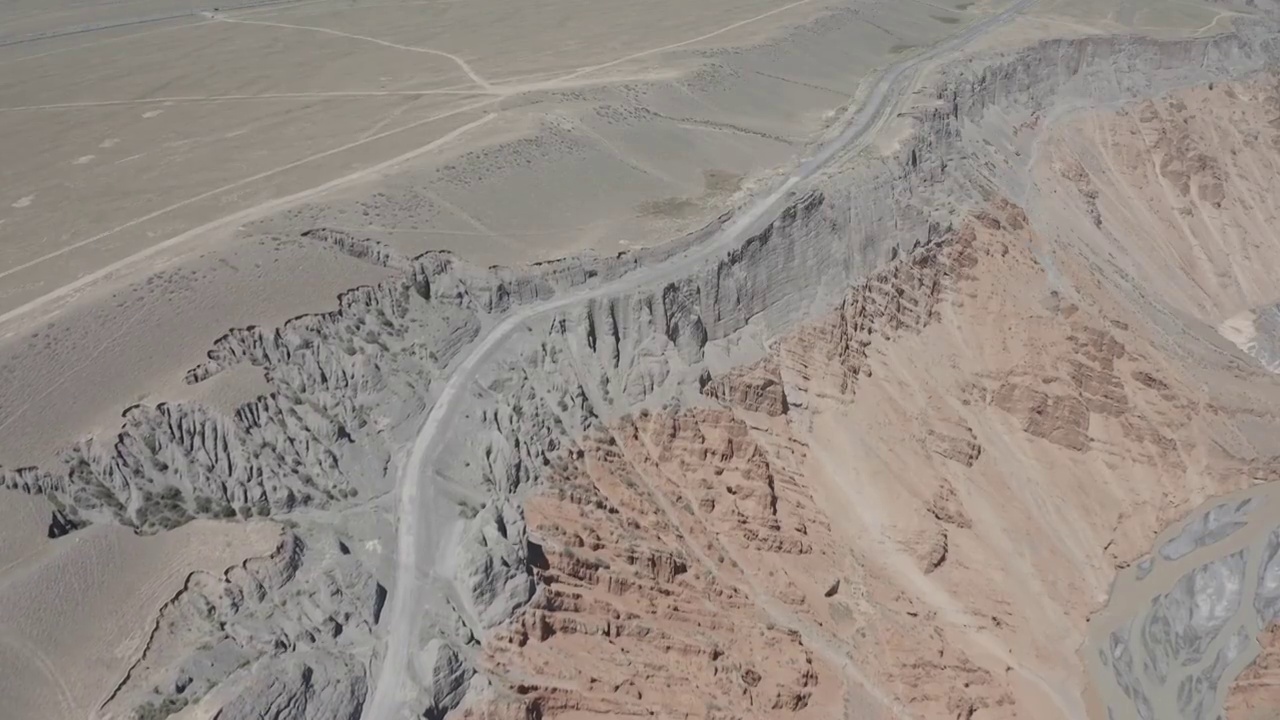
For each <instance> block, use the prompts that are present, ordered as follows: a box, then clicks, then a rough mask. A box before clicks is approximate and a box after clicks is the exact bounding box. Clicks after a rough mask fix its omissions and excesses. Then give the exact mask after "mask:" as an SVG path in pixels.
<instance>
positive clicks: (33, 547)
mask: <svg viewBox="0 0 1280 720" xmlns="http://www.w3.org/2000/svg"><path fill="white" fill-rule="evenodd" d="M2 500H3V503H0V513H3V523H0V524H2V525H3V526H4V528H5V537H4V540H5V557H4V561H5V563H6V564H5V566H4V567H3V569H0V667H3V669H4V671H3V673H0V676H2V677H3V680H0V695H2V696H3V697H4V701H5V707H6V710H5V714H6V716H8V717H32V718H35V717H47V718H53V717H66V718H70V717H88V716H90V715H91V713H92V712H93V711H94V710H96V709H97V708H98V707H99V706H100V705H101V704H102V702H103V701H104V700H105V699H106V698H107V696H108V695H109V694H110V692H111V691H112V689H113V688H114V686H115V684H116V683H118V682H119V681H120V680H121V679H122V678H123V676H124V674H125V672H126V671H127V670H128V668H129V666H130V665H131V664H132V663H133V662H134V660H135V659H136V657H137V656H138V653H139V652H140V651H141V649H142V647H143V645H144V643H145V642H146V640H147V638H148V637H149V635H150V633H151V629H152V623H153V622H154V618H155V616H156V614H157V613H159V611H160V608H161V607H162V606H163V605H164V603H165V602H167V601H168V600H169V599H170V598H172V597H173V596H174V595H175V594H176V593H177V592H178V591H179V590H181V589H182V587H183V583H184V582H185V581H186V579H187V577H188V576H189V575H190V574H191V573H193V572H196V571H205V572H211V573H221V572H223V571H224V570H226V569H227V568H228V567H229V566H231V565H234V564H236V563H238V562H241V561H243V560H244V559H246V558H248V557H253V556H261V555H267V554H270V553H271V552H272V550H274V548H275V545H276V543H277V542H278V530H277V528H276V527H275V526H274V525H273V524H271V523H265V522H264V523H254V524H250V525H247V526H240V527H236V526H231V525H227V524H221V523H208V522H196V523H192V524H190V525H188V526H185V527H183V528H181V529H180V530H177V531H174V532H171V533H166V534H165V535H163V536H152V537H138V536H136V535H134V534H133V533H132V532H131V531H129V530H126V529H124V528H120V527H107V526H102V527H94V528H91V529H89V530H86V531H83V532H78V533H74V534H72V535H69V536H66V537H62V538H59V539H57V540H40V541H39V542H31V541H30V539H31V538H32V537H34V538H37V539H39V538H41V536H42V533H36V532H33V531H38V530H39V529H40V528H39V527H38V526H40V525H41V523H40V522H39V520H40V518H41V516H43V523H44V525H43V526H44V527H47V524H48V514H47V513H48V507H47V505H45V507H44V508H34V507H32V506H33V505H35V504H37V503H39V504H44V502H43V500H39V499H32V498H26V497H22V496H17V495H15V494H13V493H5V495H4V497H3V498H2ZM41 511H43V512H41ZM18 531H26V532H23V533H22V538H23V540H22V541H20V542H19V543H15V544H10V543H9V540H10V539H11V538H10V537H9V534H10V533H11V532H12V533H16V532H18Z"/></svg>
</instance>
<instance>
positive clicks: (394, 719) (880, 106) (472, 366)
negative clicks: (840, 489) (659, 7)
mask: <svg viewBox="0 0 1280 720" xmlns="http://www.w3.org/2000/svg"><path fill="white" fill-rule="evenodd" d="M1036 1H1037V0H1018V2H1015V3H1014V4H1013V5H1011V6H1010V7H1008V8H1007V9H1005V10H1003V11H1002V12H1000V13H999V14H996V15H993V16H991V17H989V18H986V19H984V20H982V21H981V22H978V23H975V24H974V25H971V26H969V27H967V28H965V29H964V30H963V31H961V32H960V33H958V34H956V35H954V36H952V37H951V38H949V39H947V40H945V41H943V42H942V43H940V44H938V45H935V46H934V47H933V48H931V49H930V50H928V51H926V52H924V53H922V54H919V55H916V56H914V57H911V58H908V59H906V60H904V61H902V62H900V63H898V64H895V65H892V66H890V67H888V68H887V69H886V70H885V71H884V72H883V73H882V74H881V75H880V77H879V79H878V80H877V81H876V84H875V85H874V86H873V87H872V89H871V91H870V92H869V93H868V94H867V98H866V100H865V102H863V103H862V105H861V106H860V107H858V108H856V109H851V110H850V112H849V113H847V114H846V115H845V117H844V118H842V119H841V122H840V124H839V126H842V127H843V130H842V131H841V132H840V133H839V134H838V135H836V136H835V137H832V138H830V139H828V140H826V141H824V142H823V143H822V144H821V145H820V146H819V147H818V150H817V152H815V153H814V154H812V155H810V156H809V157H807V158H806V159H805V160H804V161H803V162H802V163H801V164H800V165H799V167H798V168H797V169H796V171H795V172H794V173H793V174H792V175H790V176H789V177H787V178H786V179H785V181H782V182H781V183H780V184H777V185H776V186H775V187H774V188H773V189H772V190H771V191H770V192H769V193H768V194H767V195H764V196H762V197H760V198H758V199H756V200H754V201H753V202H752V203H750V204H749V205H747V206H746V207H744V208H743V209H742V210H741V211H740V212H739V213H738V214H737V215H736V216H735V217H734V219H733V221H732V222H730V223H729V224H727V225H726V226H724V227H722V228H721V229H720V230H719V231H717V232H716V233H715V234H714V235H712V236H711V237H710V238H708V239H707V240H706V241H705V242H703V243H702V244H700V245H698V246H696V247H694V248H691V249H690V250H687V251H685V252H684V253H681V254H679V255H676V256H674V257H671V258H670V259H668V260H666V261H664V262H662V263H659V264H656V265H653V266H651V267H647V268H641V269H638V270H635V271H633V272H631V273H629V274H627V275H626V276H624V277H621V278H619V279H617V280H614V281H612V282H609V283H605V284H602V285H598V286H595V287H588V288H584V289H581V290H578V291H575V292H572V293H568V294H566V295H564V296H562V297H557V298H555V299H552V300H549V301H547V302H543V303H538V304H535V305H529V306H526V307H521V308H518V309H516V310H514V311H513V312H512V313H511V314H510V315H508V316H507V317H506V318H505V319H504V320H502V322H500V323H498V324H497V325H495V326H494V327H493V328H492V329H491V330H490V331H489V332H488V334H486V335H484V336H483V337H482V338H480V340H479V341H478V342H477V343H476V344H475V345H474V346H473V347H472V349H471V351H470V353H469V354H468V355H467V356H466V358H465V359H464V360H462V362H461V363H459V365H458V366H457V368H456V369H455V370H454V371H453V374H452V375H451V376H450V378H449V380H448V382H447V383H445V385H444V387H443V389H442V390H441V392H440V395H439V397H438V398H437V400H436V402H435V404H434V405H433V406H432V408H431V410H430V412H429V413H428V414H427V417H426V420H425V421H424V422H423V424H422V427H421V429H420V430H419V431H418V435H417V438H416V440H415V441H414V443H413V446H412V449H411V451H410V453H409V454H408V458H407V460H406V462H405V463H404V464H403V466H402V467H401V468H400V472H399V475H398V477H397V481H396V482H397V488H396V489H397V491H398V498H399V506H398V508H397V528H396V532H397V538H396V578H395V583H394V589H393V591H392V595H391V598H390V602H389V603H388V605H387V607H386V609H385V611H384V613H383V616H382V623H383V625H384V627H385V634H386V638H387V646H386V652H385V654H384V657H383V660H382V663H381V666H380V668H379V671H378V674H377V676H376V678H375V685H374V692H373V695H372V697H371V698H370V699H369V701H368V702H367V703H366V705H365V708H364V712H363V714H362V715H361V717H362V718H363V720H400V719H401V718H409V717H418V714H419V712H420V711H421V708H418V709H417V710H411V709H409V708H407V707H406V706H405V705H406V702H407V701H408V700H409V699H410V698H411V697H413V694H414V693H413V687H412V685H411V684H410V682H409V671H410V663H409V660H410V654H411V653H412V652H414V651H415V649H416V648H415V647H414V643H415V640H416V638H417V637H418V631H419V624H420V620H421V617H422V608H423V607H425V605H426V603H427V593H428V591H429V590H430V587H431V586H432V585H433V584H437V585H443V586H445V587H452V585H453V580H452V577H451V576H452V568H451V567H450V558H451V557H452V556H453V555H454V554H455V553H454V552H453V546H454V540H455V538H456V537H457V535H458V529H459V528H458V525H459V523H460V520H459V519H458V518H457V517H456V516H455V514H454V513H452V512H451V511H450V510H449V508H447V507H446V503H444V502H443V501H442V498H440V497H439V495H438V488H437V483H436V482H435V481H434V479H432V478H431V475H432V469H433V467H434V466H435V464H436V459H437V457H438V456H439V453H440V449H441V447H442V445H443V444H444V440H445V438H446V435H447V434H448V430H449V428H450V427H451V422H450V421H451V418H453V417H454V416H455V414H456V413H457V412H459V410H460V408H461V406H462V403H463V402H464V401H465V397H466V395H467V393H466V390H467V389H468V388H469V387H470V386H471V384H472V383H473V382H475V380H476V377H477V374H478V371H479V370H480V368H482V367H483V365H484V363H485V361H486V360H488V359H489V358H491V357H492V356H493V355H494V353H495V351H496V350H497V349H498V348H499V347H500V346H501V345H502V343H503V342H505V341H506V340H507V339H508V338H509V337H511V335H512V333H513V331H514V330H516V329H517V328H518V327H520V326H521V325H523V324H526V323H528V322H529V321H531V320H533V319H534V318H536V317H538V316H541V315H545V314H547V313H552V312H555V311H557V310H560V309H562V308H565V307H567V306H570V305H573V304H575V303H580V302H583V301H586V300H590V299H593V298H598V297H602V296H607V295H612V294H618V293H626V292H631V291H634V290H636V289H637V288H642V287H645V286H648V285H656V284H659V283H665V282H669V281H671V280H675V279H678V278H680V277H682V276H684V275H687V274H688V273H689V269H690V268H693V267H698V266H699V265H700V264H701V263H703V262H704V261H706V260H709V259H711V258H712V257H714V256H716V255H717V254H719V253H723V252H726V251H728V250H731V249H733V248H734V247H736V246H737V245H738V244H739V243H740V242H742V241H743V240H745V239H746V238H749V237H751V236H752V235H753V234H754V233H756V232H758V231H759V230H761V229H762V228H763V227H764V226H766V225H767V224H768V223H769V222H770V221H772V219H773V218H774V217H776V216H777V215H778V213H780V212H781V211H782V210H783V208H785V207H786V205H787V204H788V203H789V202H790V201H791V199H792V198H793V197H794V195H795V193H794V191H795V190H796V188H797V186H798V185H799V184H800V183H802V182H804V181H805V180H807V179H809V178H811V177H813V176H814V175H815V174H816V173H818V172H819V171H820V170H822V169H823V168H824V167H826V166H827V165H828V163H830V162H831V160H832V159H833V158H835V157H837V156H838V155H841V154H846V153H850V152H856V151H858V150H860V149H861V148H863V147H865V146H866V144H867V143H868V142H869V140H870V139H871V138H872V137H874V135H875V133H876V131H877V130H878V129H879V128H880V127H881V126H882V125H883V124H884V123H885V122H886V121H887V120H888V119H891V118H892V117H893V116H894V113H895V111H896V109H897V108H898V106H899V105H900V103H901V102H902V101H903V100H904V99H905V98H906V97H907V96H908V95H909V93H910V90H911V87H912V82H911V81H912V79H913V78H914V77H915V76H916V74H917V73H918V72H919V71H920V70H921V69H922V68H923V67H924V66H925V65H927V64H929V63H931V62H933V61H935V60H937V59H938V58H939V57H941V56H943V55H945V54H947V53H951V52H954V51H956V50H958V49H960V48H962V47H963V46H964V45H966V44H968V43H970V42H972V41H973V40H974V39H976V38H978V37H980V36H981V35H983V34H985V33H987V32H990V31H991V30H993V29H995V28H996V27H999V26H1000V25H1003V24H1005V23H1006V22H1008V21H1009V20H1011V19H1013V18H1014V17H1015V16H1016V15H1017V14H1018V13H1020V12H1022V11H1023V10H1025V9H1026V8H1028V7H1030V6H1031V5H1033V4H1034V3H1035V2H1036ZM455 592H456V591H455Z"/></svg>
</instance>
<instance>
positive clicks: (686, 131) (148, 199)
mask: <svg viewBox="0 0 1280 720" xmlns="http://www.w3.org/2000/svg"><path fill="white" fill-rule="evenodd" d="M130 8H132V9H130ZM197 9H198V10H199V9H201V8H197ZM203 9H204V10H211V8H203ZM989 9H990V8H984V9H982V10H981V11H979V10H977V9H969V6H968V5H967V4H966V3H954V4H950V5H949V4H948V3H931V4H924V3H920V4H907V5H903V4H897V3H885V2H872V1H862V0H859V1H857V2H850V3H848V4H844V3H832V2H830V1H829V0H804V1H803V2H782V1H779V0H768V1H763V0H732V1H728V0H726V1H723V2H720V1H718V2H713V3H701V4H699V5H697V6H695V7H694V8H689V7H687V4H671V5H670V7H666V6H663V7H650V6H649V5H645V6H643V7H636V6H634V4H631V3H622V2H606V3H576V2H563V3H555V4H552V5H550V6H547V7H543V6H538V7H537V8H536V10H535V8H534V7H533V6H530V8H529V9H528V10H524V11H521V12H516V13H511V12H509V5H508V4H506V3H497V2H483V3H465V4H445V5H439V6H436V5H432V4H428V5H424V4H422V3H409V2H403V3H401V2H382V3H372V2H370V3H352V2H342V1H335V2H311V3H294V4H281V5H271V6H262V7H257V8H252V9H242V10H228V9H226V8H223V10H222V11H221V12H218V13H216V14H215V13H211V12H210V13H206V14H199V13H197V14H196V15H192V16H188V17H177V18H172V19H168V20H162V21H161V20H157V21H154V22H150V21H149V22H146V23H142V24H139V25H132V26H123V25H121V23H124V22H126V21H128V20H129V19H130V18H134V19H137V18H143V19H147V18H155V17H161V16H165V15H167V14H181V13H182V12H185V11H189V10H190V6H188V5H183V4H176V3H169V4H168V5H164V4H162V3H138V4H137V5H136V6H134V5H133V4H126V5H125V6H121V7H117V6H111V7H110V8H109V9H103V8H97V9H94V10H93V11H92V12H89V11H88V10H84V9H83V8H81V10H84V12H87V13H88V14H87V15H86V16H85V18H86V19H83V20H77V21H75V22H72V21H71V20H69V18H70V17H79V16H78V15H77V14H76V13H77V11H76V9H75V8H70V7H69V8H66V9H48V8H38V7H35V6H27V5H21V6H14V7H11V8H8V9H6V11H5V12H9V13H11V16H10V17H12V18H14V23H13V24H12V25H10V24H9V23H7V22H6V23H0V24H4V26H5V27H6V31H7V32H6V36H5V37H6V38H9V39H10V41H12V40H14V39H23V41H22V42H11V44H8V45H0V67H3V68H4V72H3V73H0V97H3V98H4V101H3V103H0V131H2V132H3V135H4V137H5V138H6V140H5V146H6V150H7V151H8V152H6V162H5V165H4V167H3V168H0V195H2V197H0V356H3V357H4V358H5V362H4V363H3V365H4V368H5V372H6V373H7V376H6V378H5V380H6V382H5V384H4V386H3V387H2V388H0V413H2V414H3V415H4V417H5V423H6V425H7V429H8V430H10V431H11V432H6V433H5V435H4V439H3V440H0V463H2V464H3V465H5V466H9V467H14V466H23V465H29V464H35V463H39V462H41V461H42V460H46V459H47V458H49V457H50V456H51V454H52V453H54V452H56V451H57V450H58V449H59V448H61V447H64V446H65V445H66V444H67V443H69V442H71V441H73V440H75V439H77V438H81V437H85V436H86V435H88V434H90V433H92V432H95V431H98V430H102V429H106V428H110V427H111V426H112V423H113V422H114V421H115V418H116V417H117V415H118V413H119V411H120V409H121V408H123V407H124V406H125V405H128V404H131V403H135V402H143V401H159V400H161V399H163V398H165V397H169V396H172V395H173V393H174V391H175V390H180V389H181V388H180V381H181V377H182V375H183V374H184V373H185V372H186V370H187V369H189V368H190V367H191V366H192V365H194V364H196V363H197V362H199V360H200V358H201V356H202V354H203V353H204V351H205V349H206V348H207V347H208V345H209V343H210V342H212V341H213V340H214V339H215V338H217V337H218V336H219V335H221V334H222V333H224V332H225V331H226V330H227V329H229V328H231V327H235V326H243V325H249V324H274V323H276V322H279V321H280V320H282V319H284V318H287V317H292V316H296V315H299V314H303V313H306V312H315V311H320V310H323V309H325V307H326V306H331V304H332V302H333V299H334V298H335V297H336V295H337V294H338V293H340V292H341V291H343V290H345V289H347V288H350V287H352V286H355V285H358V284H361V283H367V282H372V281H373V280H374V279H376V277H377V276H378V275H377V272H378V269H371V268H368V267H365V266H360V265H358V264H356V263H353V262H351V261H348V260H347V259H345V258H335V256H334V254H333V253H331V252H327V251H318V252H314V253H308V252H307V251H305V250H302V249H297V251H296V252H295V251H289V252H290V253H292V255H291V256H290V257H289V258H288V260H283V259H282V256H281V254H280V253H279V252H277V251H276V249H275V248H276V247H277V245H278V242H277V241H276V240H275V238H285V239H290V238H293V239H296V238H297V236H298V234H299V233H300V232H302V231H304V230H307V229H309V228H312V227H318V226H324V227H333V228H341V229H344V230H347V231H349V232H352V233H356V234H359V235H360V236H362V237H372V238H374V239H377V240H380V241H382V242H384V243H386V244H387V245H390V246H391V247H394V248H396V249H398V250H400V251H401V252H404V253H406V254H416V253H419V252H422V251H424V250H428V249H448V250H452V251H454V252H457V253H459V254H460V255H463V256H464V257H467V258H468V259H472V260H475V261H477V262H480V263H486V264H487V263H504V264H510V263H518V262H530V261H537V260H542V259H547V258H550V257H557V256H562V255H565V254H569V253H572V252H576V251H581V250H589V249H594V250H597V251H600V252H612V251H616V250H620V249H625V248H627V247H634V246H637V245H649V244H656V243H661V242H664V241H666V240H669V239H671V238H674V237H679V236H680V235H682V234H684V233H686V232H688V231H690V230H693V229H695V228H697V227H700V226H701V225H703V224H704V223H706V222H707V221H709V220H710V219H712V218H714V217H716V216H718V215H719V214H721V213H723V212H724V211H725V209H727V208H730V207H732V206H733V205H735V204H736V203H737V202H739V201H740V199H741V198H742V197H745V193H747V192H750V191H751V189H752V188H754V187H755V186H756V185H757V184H758V182H759V181H760V179H761V178H763V177H765V176H767V174H768V173H769V172H770V171H771V168H773V167H775V166H779V165H783V164H785V163H787V162H789V161H790V160H791V159H792V158H794V157H795V156H796V155H797V154H798V153H799V152H801V151H802V150H803V148H804V147H805V145H806V143H807V142H808V140H809V139H810V138H812V137H814V136H815V134H817V133H819V132H821V131H822V130H823V129H824V128H825V127H826V125H827V124H828V123H829V122H830V121H831V120H832V119H833V118H834V117H835V115H836V113H837V112H838V111H839V109H840V108H842V107H843V106H845V105H847V104H848V103H849V102H850V100H851V98H853V97H855V96H856V95H857V93H858V92H859V88H860V83H861V80H862V78H863V77H864V76H865V74H866V73H867V72H868V71H870V70H871V69H872V68H874V67H876V66H879V65H883V64H884V63H885V62H886V61H887V59H888V58H890V57H893V56H895V55H897V54H901V53H907V52H910V51H911V50H912V48H914V47H917V46H922V45H927V44H928V43H930V42H932V41H933V40H935V39H937V38H938V37H941V36H943V35H945V34H947V33H950V32H954V30H955V28H956V27H957V26H958V25H960V24H961V23H965V22H971V21H972V20H974V19H976V18H978V17H981V16H982V15H983V14H984V13H986V12H987V11H989ZM0 19H2V18H0ZM623 20H625V23H626V27H627V28H628V31H627V32H626V33H617V32H616V31H615V28H616V27H617V25H616V23H618V22H622V21H623ZM60 23H61V24H60ZM97 27H101V28H102V29H96V30H95V29H92V28H97ZM531 27H532V28H535V29H536V30H537V31H536V32H532V31H531V30H530V28H531ZM59 28H61V30H62V31H67V32H70V30H73V29H74V30H76V31H77V32H75V33H74V34H64V35H58V36H56V37H54V36H52V35H51V34H56V33H57V32H60V30H59ZM86 29H87V30H86ZM81 30H86V31H84V32H81ZM42 34H43V35H49V36H48V37H47V38H46V39H35V38H38V37H40V36H41V35H42ZM125 49H127V50H128V52H123V50H125ZM68 208H75V211H74V212H67V209H68ZM226 264H229V265H231V266H235V267H237V268H242V267H244V266H246V265H247V266H251V267H254V268H255V270H254V271H253V272H250V273H241V274H237V275H236V276H235V277H236V278H238V280H230V279H229V276H227V279H225V280H224V279H220V280H219V281H217V282H199V283H195V282H185V281H184V282H165V278H168V277H171V276H176V277H186V276H189V275H191V274H192V273H195V274H196V275H198V276H203V277H204V278H206V279H211V278H213V277H214V276H217V277H219V278H222V277H223V275H219V273H221V272H222V269H223V268H224V266H225V265H226ZM158 269H159V271H160V273H161V275H160V276H159V277H158V278H151V277H149V275H150V274H151V273H153V272H157V270H158ZM134 298H137V299H134ZM144 307H150V308H151V309H152V310H151V311H150V312H154V313H155V314H154V315H148V314H147V312H148V311H142V312H139V310H140V309H141V308H144ZM55 315H56V318H55V317H54V316H55ZM51 320H52V322H51V323H50V321H51ZM45 325H48V327H43V326H45ZM235 397H240V395H239V394H237V395H235ZM222 404H223V406H224V407H233V406H234V402H224V403H222ZM51 430H52V431H55V432H50V431H51Z"/></svg>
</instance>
